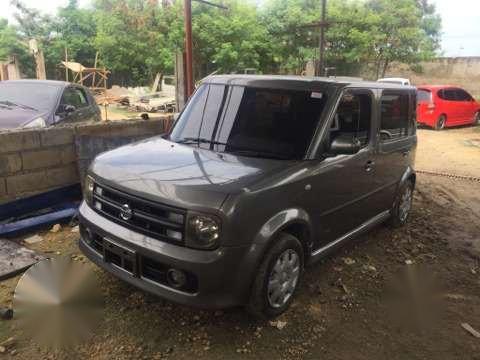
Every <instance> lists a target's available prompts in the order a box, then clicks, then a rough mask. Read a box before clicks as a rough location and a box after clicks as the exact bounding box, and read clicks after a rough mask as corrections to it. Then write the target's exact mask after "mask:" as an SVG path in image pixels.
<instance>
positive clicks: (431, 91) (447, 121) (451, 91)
mask: <svg viewBox="0 0 480 360" xmlns="http://www.w3.org/2000/svg"><path fill="white" fill-rule="evenodd" d="M417 121H418V123H419V124H422V125H426V126H429V127H433V128H437V129H440V128H443V127H452V126H460V125H470V124H475V123H480V104H479V103H478V102H477V101H475V99H474V98H473V97H472V96H471V95H470V94H469V93H468V92H466V91H465V90H463V89H461V88H459V87H456V86H452V85H422V86H419V87H418V108H417ZM439 122H440V123H439Z"/></svg>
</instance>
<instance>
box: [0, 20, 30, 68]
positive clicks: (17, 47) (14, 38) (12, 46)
mask: <svg viewBox="0 0 480 360" xmlns="http://www.w3.org/2000/svg"><path fill="white" fill-rule="evenodd" d="M10 56H16V57H17V59H18V61H19V63H20V71H21V72H22V73H24V74H25V75H26V76H28V77H32V76H33V74H34V67H33V66H32V65H33V59H32V57H31V56H30V54H29V53H28V49H27V46H26V44H25V43H24V42H23V40H22V39H21V38H20V36H19V35H18V30H17V28H16V27H14V26H12V25H9V24H8V21H7V20H6V19H0V61H6V60H8V59H9V57H10Z"/></svg>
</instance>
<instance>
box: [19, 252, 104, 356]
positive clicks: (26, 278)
mask: <svg viewBox="0 0 480 360" xmlns="http://www.w3.org/2000/svg"><path fill="white" fill-rule="evenodd" d="M13 306H14V314H15V315H14V316H15V318H16V319H17V320H18V325H19V326H20V329H21V330H22V332H23V333H24V335H25V336H26V338H30V339H33V340H34V341H35V342H37V343H38V344H39V345H42V346H46V347H48V348H52V349H62V348H69V347H72V346H75V345H77V344H79V343H81V342H83V341H85V340H86V339H87V338H88V337H89V336H91V335H93V333H94V330H95V329H96V326H97V325H98V322H99V320H100V318H101V316H102V309H103V299H102V297H101V293H100V289H99V284H98V281H97V279H96V277H95V276H94V275H93V273H92V271H91V270H90V268H89V267H88V266H87V265H86V264H82V263H79V262H74V261H72V260H70V259H64V258H56V259H47V260H43V261H41V262H39V263H37V264H36V265H34V266H32V267H31V268H30V269H28V271H27V272H25V274H24V275H23V276H22V277H21V278H20V281H19V282H18V284H17V287H16V289H15V295H14V303H13Z"/></svg>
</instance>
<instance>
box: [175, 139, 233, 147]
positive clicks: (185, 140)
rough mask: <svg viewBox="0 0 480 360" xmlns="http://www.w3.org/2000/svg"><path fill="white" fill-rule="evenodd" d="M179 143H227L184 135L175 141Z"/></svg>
mask: <svg viewBox="0 0 480 360" xmlns="http://www.w3.org/2000/svg"><path fill="white" fill-rule="evenodd" d="M177 143H179V144H213V145H227V143H224V142H221V141H215V140H210V139H205V138H195V137H186V138H183V139H182V140H179V141H177Z"/></svg>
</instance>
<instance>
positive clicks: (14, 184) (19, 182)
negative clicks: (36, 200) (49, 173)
mask: <svg viewBox="0 0 480 360" xmlns="http://www.w3.org/2000/svg"><path fill="white" fill-rule="evenodd" d="M47 188H48V182H47V179H46V177H45V172H44V171H38V172H33V173H28V174H21V175H14V176H9V177H7V193H8V194H9V195H13V196H19V195H20V194H22V193H26V192H36V191H39V190H44V189H47Z"/></svg>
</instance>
